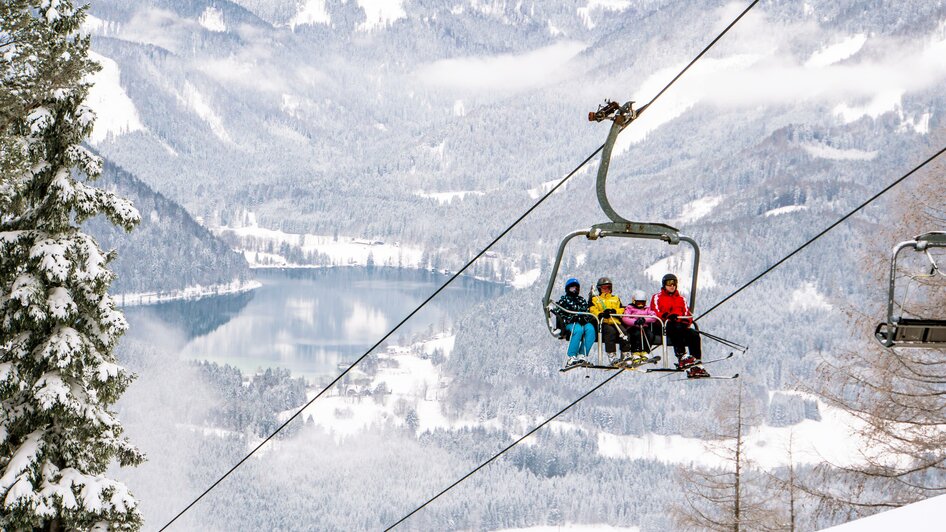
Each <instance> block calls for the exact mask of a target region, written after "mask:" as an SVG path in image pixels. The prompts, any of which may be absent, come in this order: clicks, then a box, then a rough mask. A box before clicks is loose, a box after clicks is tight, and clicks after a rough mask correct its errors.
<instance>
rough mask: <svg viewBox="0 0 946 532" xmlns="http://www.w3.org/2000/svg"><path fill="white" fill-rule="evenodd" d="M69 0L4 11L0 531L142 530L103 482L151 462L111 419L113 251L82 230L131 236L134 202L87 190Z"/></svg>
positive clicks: (84, 50)
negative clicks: (92, 227) (100, 223)
mask: <svg viewBox="0 0 946 532" xmlns="http://www.w3.org/2000/svg"><path fill="white" fill-rule="evenodd" d="M84 16H85V9H84V8H81V9H77V8H76V7H75V6H74V5H73V2H72V1H71V0H3V2H0V68H2V75H3V78H2V79H3V81H2V85H0V104H2V110H0V157H2V159H0V170H2V172H3V173H2V174H0V529H3V530H23V529H27V530H28V529H40V530H61V529H70V530H71V529H79V530H89V529H120V530H127V529H132V530H133V529H138V528H140V526H141V516H140V514H139V512H138V509H137V502H136V500H135V499H134V498H133V497H132V495H131V494H130V493H129V491H128V489H127V488H126V487H125V486H124V485H123V484H122V483H120V482H116V481H113V480H110V479H108V478H106V477H105V476H104V473H105V471H106V469H107V468H108V466H109V465H110V464H111V463H112V462H113V461H115V460H117V461H118V462H119V463H120V464H122V465H134V464H138V463H140V462H141V460H142V459H143V456H142V455H141V453H140V452H139V451H138V450H137V449H136V448H135V447H134V446H132V444H131V443H130V442H129V441H128V440H127V439H126V438H125V437H124V436H123V435H122V432H123V430H122V427H121V425H120V424H119V423H118V421H117V420H116V419H115V417H114V414H113V413H112V412H110V411H109V406H110V405H112V404H114V403H115V401H116V400H117V399H118V397H119V396H120V395H121V393H122V392H123V391H124V390H125V388H126V387H127V386H128V384H129V383H130V382H131V379H132V376H131V375H130V374H128V373H126V372H125V371H124V370H123V369H122V368H121V367H119V366H118V365H117V364H116V360H115V356H114V354H113V349H114V347H115V344H116V342H117V340H118V338H119V337H120V336H121V335H122V333H123V332H124V331H125V329H126V328H127V325H126V322H125V320H124V317H123V316H122V314H121V313H120V312H119V311H117V310H116V309H115V305H114V303H113V301H112V299H111V298H110V297H109V296H108V294H107V291H108V287H109V283H110V282H111V280H112V277H113V275H112V273H111V272H110V271H109V269H108V262H109V260H110V259H111V256H110V254H105V253H103V252H102V251H101V250H100V249H99V247H98V244H97V243H96V242H95V240H93V239H92V238H91V237H89V236H88V235H86V234H83V233H82V232H81V231H80V230H79V227H78V225H79V224H80V223H81V222H82V221H83V220H85V219H87V218H90V217H92V216H95V215H97V214H103V215H105V216H106V217H108V218H109V219H110V220H111V221H112V222H113V223H115V224H117V225H120V226H121V227H123V228H125V229H126V230H131V228H132V227H133V226H134V225H135V224H136V223H137V221H138V212H137V211H136V210H135V209H134V207H132V205H131V204H130V203H129V202H127V201H125V200H123V199H121V198H119V197H117V196H115V195H114V194H112V193H110V192H106V191H104V190H100V189H97V188H94V187H92V186H91V185H90V184H89V182H90V181H92V180H94V179H95V178H96V177H97V176H98V175H99V173H100V172H101V160H100V159H99V158H97V157H96V156H94V155H93V154H92V153H91V152H89V151H88V150H87V149H86V148H84V147H83V146H82V141H83V139H85V138H86V137H87V136H88V135H89V133H90V131H91V128H92V123H93V120H94V115H93V113H92V111H91V110H90V109H88V108H87V107H85V106H84V105H83V100H84V99H85V97H86V95H87V93H88V88H89V75H90V74H91V73H93V72H94V71H95V70H96V69H97V68H98V67H97V65H96V64H95V63H94V62H92V61H91V60H90V59H89V57H88V50H89V39H88V38H87V37H84V36H81V35H79V33H78V30H79V26H80V24H81V22H82V19H83V17H84Z"/></svg>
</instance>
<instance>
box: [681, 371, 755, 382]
mask: <svg viewBox="0 0 946 532" xmlns="http://www.w3.org/2000/svg"><path fill="white" fill-rule="evenodd" d="M738 378H739V374H738V373H736V374H735V375H721V376H720V375H710V376H709V377H692V378H691V377H686V378H683V379H673V380H674V381H701V380H704V379H716V380H723V381H729V380H732V379H738Z"/></svg>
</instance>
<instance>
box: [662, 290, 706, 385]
mask: <svg viewBox="0 0 946 532" xmlns="http://www.w3.org/2000/svg"><path fill="white" fill-rule="evenodd" d="M660 285H661V288H660V292H657V293H656V294H654V295H653V297H651V298H650V309H651V310H652V311H653V312H654V314H656V315H657V316H659V317H660V319H662V320H663V321H664V322H665V323H666V325H667V342H668V343H669V344H670V345H672V346H673V351H674V354H675V355H676V356H677V368H679V369H684V368H686V370H687V377H690V378H698V377H709V373H707V372H706V370H705V369H703V366H701V365H700V361H701V360H702V358H703V353H702V348H701V345H700V333H698V332H696V331H695V330H694V329H692V328H690V325H692V324H693V315H692V314H690V309H689V307H687V302H686V299H684V297H683V296H682V295H680V292H678V291H677V276H676V275H674V274H672V273H668V274H667V275H664V276H663V279H661V283H660ZM687 350H689V351H690V354H687Z"/></svg>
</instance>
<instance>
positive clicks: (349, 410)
mask: <svg viewBox="0 0 946 532" xmlns="http://www.w3.org/2000/svg"><path fill="white" fill-rule="evenodd" d="M454 340H455V337H454V336H452V335H449V334H439V335H437V336H434V337H433V338H431V339H429V340H427V341H424V342H420V343H416V344H413V345H410V346H407V347H401V346H395V347H390V348H388V350H387V351H386V352H384V353H380V354H378V362H379V364H378V365H379V369H378V372H377V374H375V375H374V376H373V377H368V376H367V375H365V374H364V373H363V372H361V371H360V370H357V369H355V370H352V371H351V372H350V373H349V374H348V376H347V378H346V380H345V382H344V383H343V384H340V385H339V387H338V388H337V390H338V392H337V393H338V395H335V396H330V397H323V398H322V399H320V400H318V401H316V402H315V403H313V405H312V406H310V407H309V408H308V409H306V411H305V412H304V413H303V417H304V418H305V419H306V420H307V421H311V422H314V423H315V424H316V425H317V426H320V427H322V428H323V429H324V430H325V431H326V432H328V433H331V434H333V435H335V436H337V437H339V438H343V437H346V436H352V435H355V434H358V433H360V432H364V431H368V430H371V428H372V427H377V426H380V425H383V424H386V423H392V424H394V425H397V426H402V425H404V424H405V423H414V424H415V425H414V429H415V432H416V433H417V434H421V433H423V432H425V431H430V430H435V429H438V428H443V429H448V430H456V429H460V428H463V427H472V426H483V427H487V428H494V429H499V428H500V425H499V421H498V420H487V421H485V422H483V421H477V420H451V419H448V418H447V416H445V415H444V413H443V408H442V404H441V399H442V397H443V393H444V391H445V388H446V386H447V385H449V382H448V381H447V380H446V379H445V378H444V377H443V376H441V375H440V372H439V370H438V368H437V367H436V366H435V365H434V363H433V361H432V360H431V356H432V355H433V354H434V353H435V352H436V351H437V350H439V351H440V353H442V354H443V356H444V357H449V356H450V354H451V353H452V351H453V344H454ZM368 391H371V392H372V393H371V395H366V394H365V392H368ZM309 393H310V397H309V398H310V399H311V397H313V396H314V395H315V393H317V391H316V390H312V391H310V392H309ZM411 412H413V413H411ZM293 413H294V411H286V412H283V413H282V415H281V418H282V419H287V418H288V417H289V416H291V415H292V414H293Z"/></svg>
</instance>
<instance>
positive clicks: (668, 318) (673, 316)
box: [667, 314, 680, 322]
mask: <svg viewBox="0 0 946 532" xmlns="http://www.w3.org/2000/svg"><path fill="white" fill-rule="evenodd" d="M679 317H680V316H677V315H676V314H671V315H669V316H667V321H670V322H674V321H677V318H679Z"/></svg>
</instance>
